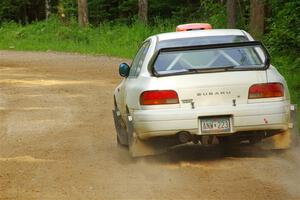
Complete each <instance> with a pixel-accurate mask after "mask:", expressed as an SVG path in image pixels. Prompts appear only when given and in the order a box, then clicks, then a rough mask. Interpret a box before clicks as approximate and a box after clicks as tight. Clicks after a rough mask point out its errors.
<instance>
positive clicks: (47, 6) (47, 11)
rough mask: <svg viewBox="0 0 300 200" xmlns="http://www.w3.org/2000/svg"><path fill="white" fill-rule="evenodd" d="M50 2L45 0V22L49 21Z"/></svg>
mask: <svg viewBox="0 0 300 200" xmlns="http://www.w3.org/2000/svg"><path fill="white" fill-rule="evenodd" d="M50 3H51V0H45V13H46V20H47V19H49V16H50V15H51V6H50Z"/></svg>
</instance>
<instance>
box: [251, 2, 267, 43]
mask: <svg viewBox="0 0 300 200" xmlns="http://www.w3.org/2000/svg"><path fill="white" fill-rule="evenodd" d="M264 31H265V4H264V0H251V1H250V33H251V34H252V35H253V36H254V38H255V39H261V38H262V36H263V34H264Z"/></svg>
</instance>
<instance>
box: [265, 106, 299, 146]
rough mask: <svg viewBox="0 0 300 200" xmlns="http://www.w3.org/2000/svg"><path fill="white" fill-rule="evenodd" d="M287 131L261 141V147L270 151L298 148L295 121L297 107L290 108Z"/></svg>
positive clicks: (297, 132)
mask: <svg viewBox="0 0 300 200" xmlns="http://www.w3.org/2000/svg"><path fill="white" fill-rule="evenodd" d="M290 113H291V116H290V123H289V129H288V130H286V131H284V132H282V133H280V134H277V135H274V136H272V137H270V138H267V139H265V140H264V141H263V147H265V148H271V149H288V148H294V147H297V146H299V129H298V120H297V106H296V105H291V107H290Z"/></svg>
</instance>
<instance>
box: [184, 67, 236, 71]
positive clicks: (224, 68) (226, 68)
mask: <svg viewBox="0 0 300 200" xmlns="http://www.w3.org/2000/svg"><path fill="white" fill-rule="evenodd" d="M235 67H237V66H235V65H228V66H222V67H206V68H189V69H187V71H189V72H206V71H227V70H229V69H233V68H235Z"/></svg>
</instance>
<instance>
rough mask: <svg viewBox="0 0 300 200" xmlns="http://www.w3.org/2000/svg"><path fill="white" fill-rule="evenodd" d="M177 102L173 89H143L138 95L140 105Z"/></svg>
mask: <svg viewBox="0 0 300 200" xmlns="http://www.w3.org/2000/svg"><path fill="white" fill-rule="evenodd" d="M178 103H179V99H178V95H177V93H176V92H175V91H174V90H151V91H145V92H143V93H142V94H141V96H140V104H141V105H162V104H178Z"/></svg>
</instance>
